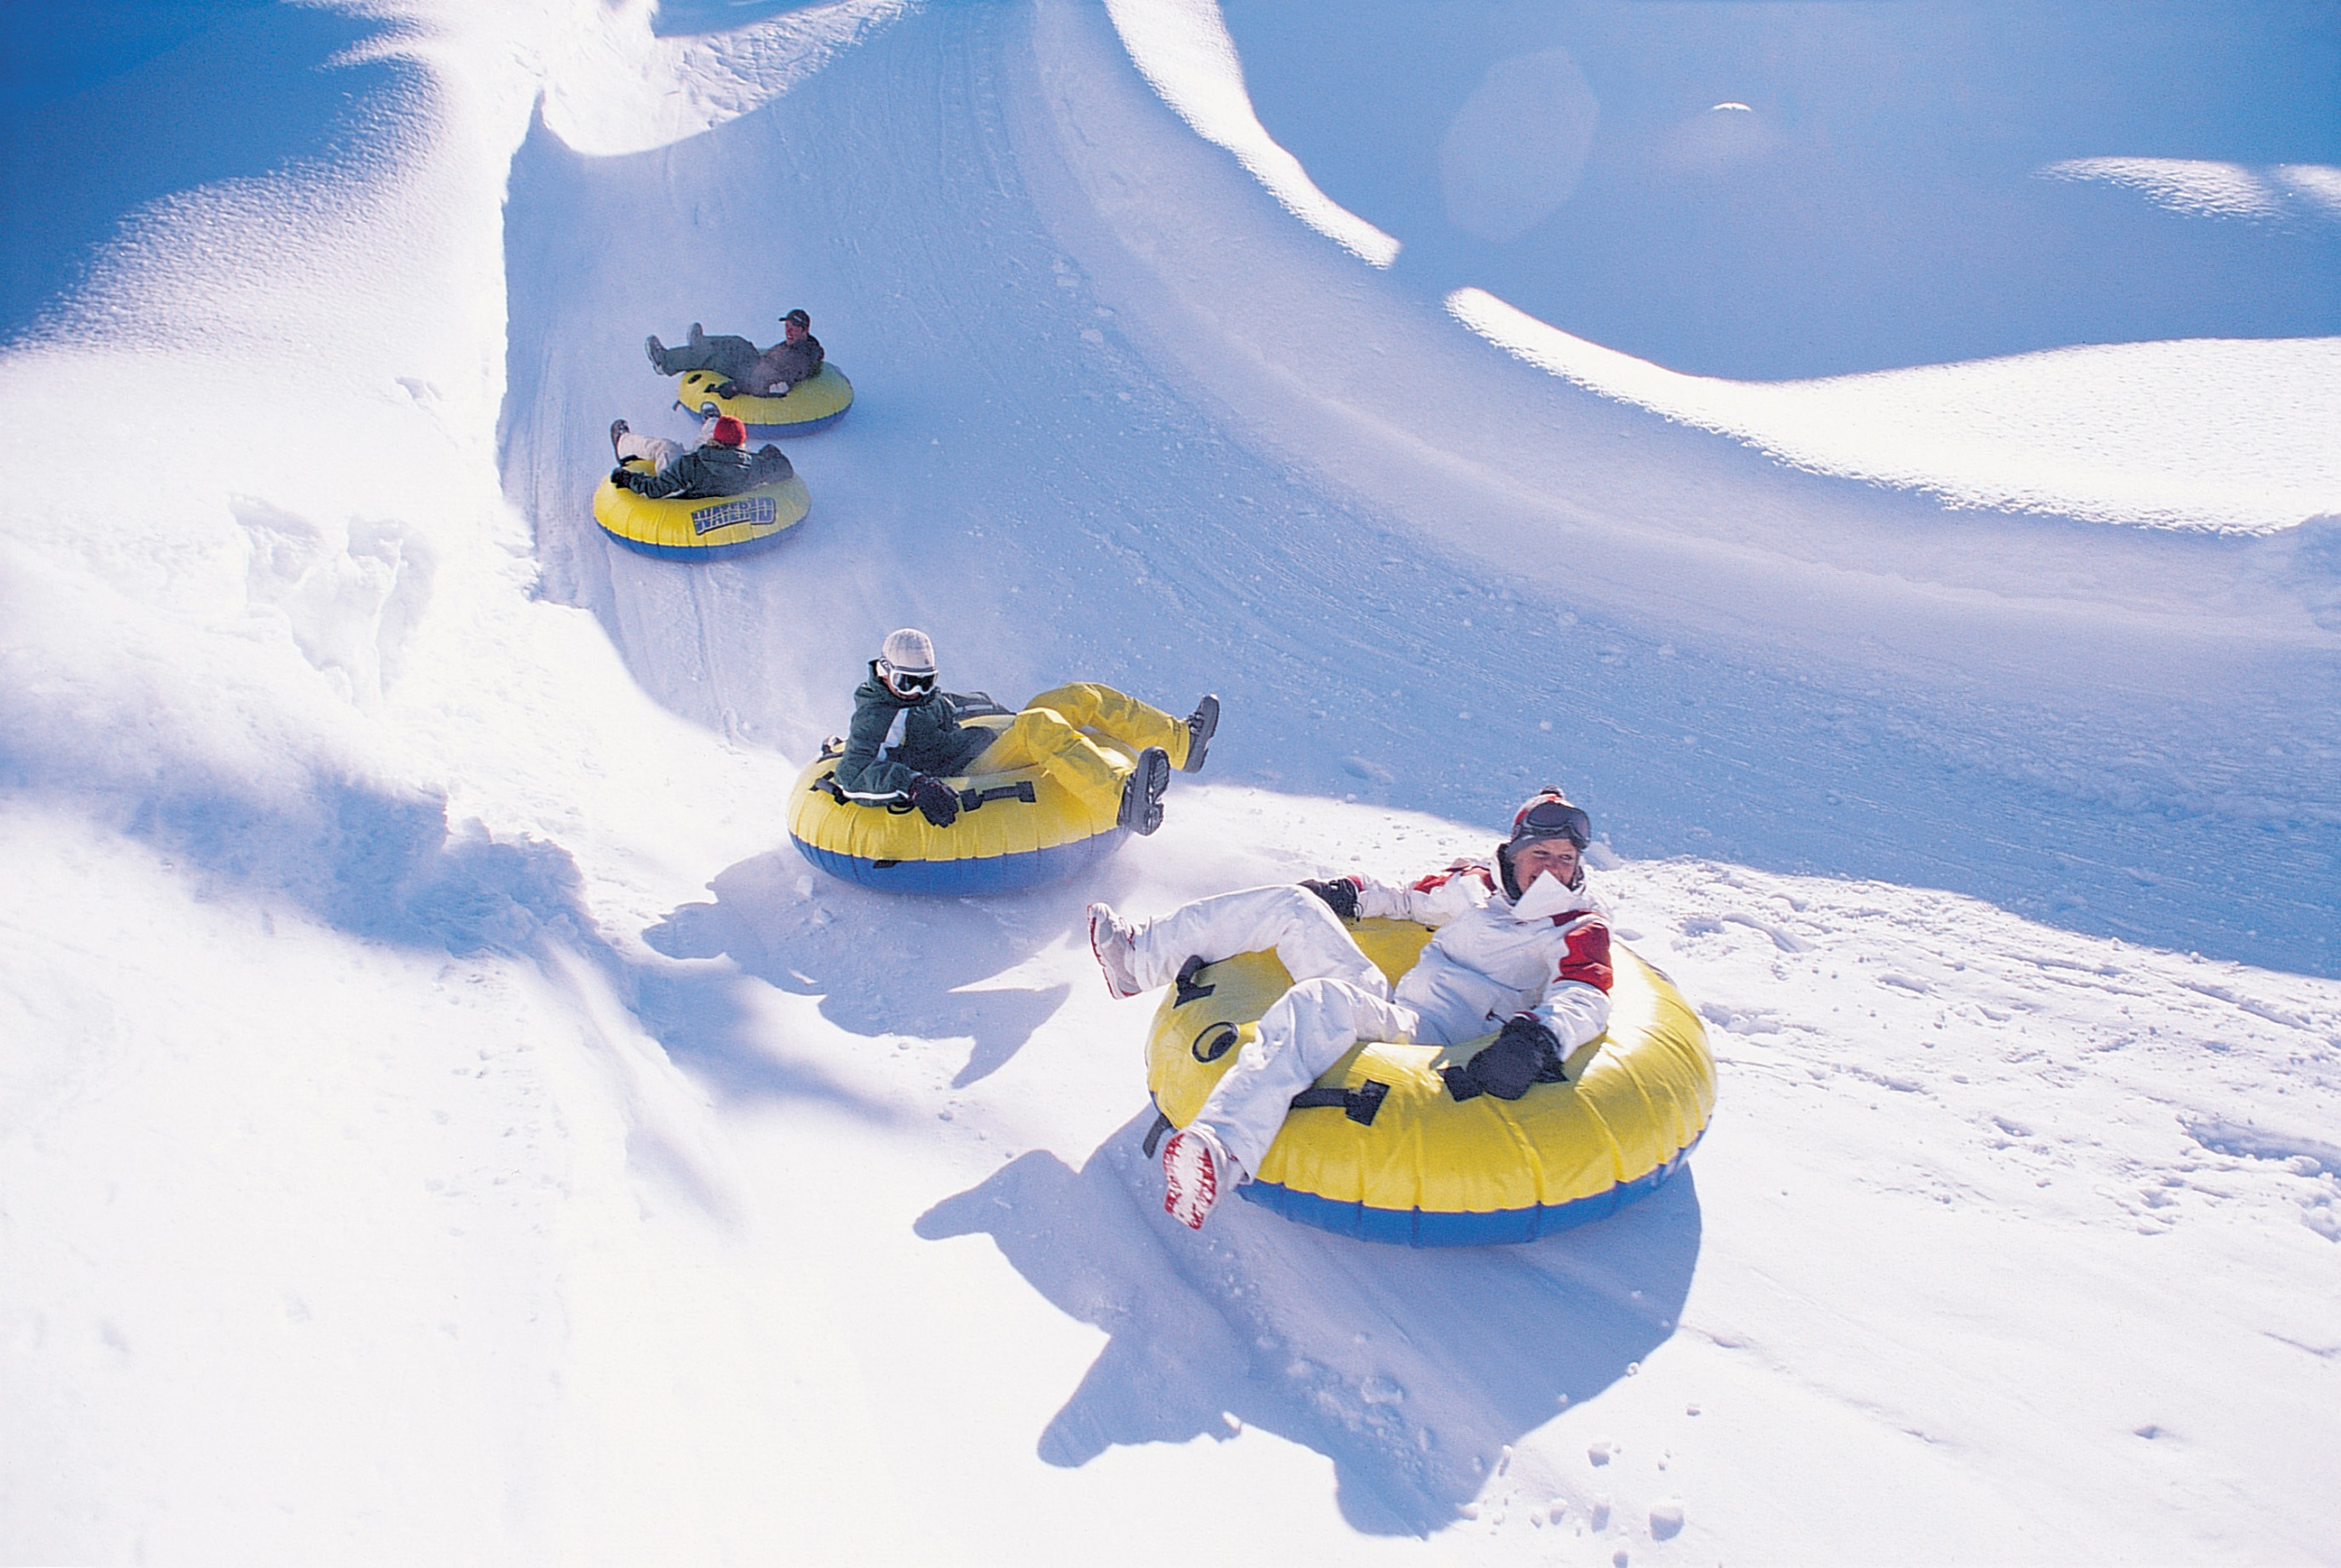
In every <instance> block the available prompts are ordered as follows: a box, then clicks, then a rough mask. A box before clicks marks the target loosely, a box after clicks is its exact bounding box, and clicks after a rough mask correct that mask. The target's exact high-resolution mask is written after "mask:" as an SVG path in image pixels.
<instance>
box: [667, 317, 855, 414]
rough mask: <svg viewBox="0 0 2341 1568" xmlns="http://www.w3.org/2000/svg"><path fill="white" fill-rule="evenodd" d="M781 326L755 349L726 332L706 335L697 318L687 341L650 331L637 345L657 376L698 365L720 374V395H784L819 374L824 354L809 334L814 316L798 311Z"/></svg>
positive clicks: (731, 396)
mask: <svg viewBox="0 0 2341 1568" xmlns="http://www.w3.org/2000/svg"><path fill="white" fill-rule="evenodd" d="M780 330H781V341H780V342H778V343H776V344H773V346H772V347H770V348H768V349H765V350H764V351H763V352H762V353H760V354H759V353H758V352H757V347H756V344H753V343H750V342H749V341H748V340H747V339H745V338H742V337H734V336H732V335H730V334H729V333H718V334H716V335H715V336H714V337H709V336H708V335H707V334H706V333H705V332H703V331H701V330H699V323H698V322H696V321H694V322H692V323H691V340H690V342H688V343H686V344H679V345H677V346H676V347H673V348H669V347H667V346H666V345H665V344H661V343H660V342H659V341H658V339H657V338H656V337H655V336H653V337H651V338H649V339H648V340H646V341H645V342H644V343H643V344H642V347H643V351H644V352H645V353H647V354H648V355H649V356H650V362H651V368H652V369H654V370H655V371H657V372H658V374H661V375H681V374H683V373H684V372H685V371H695V370H702V371H707V372H710V373H712V374H716V375H720V376H722V377H723V378H724V379H723V382H722V384H721V385H719V386H717V387H716V388H715V389H714V391H715V395H716V396H717V397H719V398H737V397H751V398H785V397H787V396H788V388H791V387H793V386H795V385H796V384H797V383H798V382H800V381H809V380H811V379H812V378H813V377H814V376H816V375H818V374H820V373H821V363H822V360H823V359H824V356H823V354H822V352H821V340H820V339H818V338H817V337H815V336H814V335H813V317H812V316H810V315H806V314H805V313H804V312H803V311H801V310H793V311H790V312H789V313H788V315H784V316H782V317H781V318H780Z"/></svg>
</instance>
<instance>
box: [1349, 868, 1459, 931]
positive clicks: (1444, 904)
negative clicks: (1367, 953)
mask: <svg viewBox="0 0 2341 1568" xmlns="http://www.w3.org/2000/svg"><path fill="white" fill-rule="evenodd" d="M1348 880H1349V881H1351V882H1354V883H1356V884H1357V885H1358V913H1359V914H1360V915H1361V916H1380V917H1381V918H1383V919H1386V920H1418V921H1420V922H1421V923H1422V924H1423V925H1426V926H1443V925H1445V924H1447V922H1448V921H1450V920H1452V919H1454V918H1455V917H1456V916H1459V915H1468V914H1469V913H1470V912H1471V911H1473V910H1475V909H1478V908H1479V907H1480V906H1481V905H1482V904H1484V903H1486V902H1487V901H1488V895H1489V894H1490V893H1491V892H1493V891H1494V887H1495V879H1494V873H1493V872H1490V871H1489V870H1488V869H1487V868H1486V867H1485V866H1482V865H1480V863H1479V862H1478V861H1476V860H1458V861H1456V862H1455V863H1454V864H1453V865H1451V866H1450V867H1448V868H1447V869H1446V870H1445V871H1442V872H1432V873H1431V874H1430V875H1429V876H1426V877H1422V878H1421V879H1420V880H1418V881H1415V882H1412V883H1408V884H1406V885H1405V886H1403V887H1401V886H1397V885H1395V884H1392V883H1388V882H1382V881H1379V880H1377V879H1376V878H1374V877H1370V876H1365V875H1362V874H1358V873H1352V874H1351V875H1350V877H1349V878H1348Z"/></svg>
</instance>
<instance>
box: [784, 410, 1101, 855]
mask: <svg viewBox="0 0 2341 1568" xmlns="http://www.w3.org/2000/svg"><path fill="white" fill-rule="evenodd" d="M791 395H792V396H793V395H794V394H791ZM970 695H971V696H972V695H980V694H970ZM995 709H996V711H994V712H991V713H987V714H981V715H979V716H976V717H973V718H969V719H967V720H966V721H965V722H966V723H967V724H968V725H971V726H979V727H982V728H986V729H990V730H993V731H994V732H995V733H996V732H997V731H999V730H1002V729H1005V728H1007V727H1008V725H1009V721H1010V720H1012V719H1013V718H1014V717H1015V715H1014V714H1013V713H1010V712H1009V711H1007V710H1006V709H997V708H996V705H995ZM1087 733H1088V734H1089V736H1090V739H1092V740H1095V741H1097V745H1098V747H1099V748H1100V749H1101V750H1103V751H1104V752H1105V753H1106V754H1107V755H1109V756H1110V757H1112V761H1113V766H1114V771H1115V773H1116V774H1117V775H1118V776H1121V777H1124V778H1126V777H1128V775H1129V771H1130V769H1132V768H1134V767H1136V766H1137V764H1138V758H1137V755H1135V754H1134V753H1133V752H1131V750H1130V749H1129V748H1128V747H1127V746H1125V745H1124V744H1122V742H1120V741H1119V740H1114V739H1112V737H1110V736H1105V735H1099V734H1097V732H1096V731H1094V730H1092V731H1088V732H1087ZM844 749H845V748H844V743H843V742H842V741H838V740H832V741H831V742H830V743H829V744H828V745H826V746H824V747H823V748H822V750H821V754H820V755H818V756H817V757H815V758H814V759H813V760H812V762H810V763H808V764H807V765H806V766H805V769H804V771H803V772H802V773H801V774H800V775H798V778H797V787H796V791H795V793H794V794H793V795H791V796H790V797H789V805H788V837H789V838H790V839H791V840H793V841H795V843H796V846H797V849H798V851H799V852H800V853H801V854H802V855H803V856H804V857H805V858H806V859H807V860H810V861H812V862H813V864H815V865H816V866H818V867H819V868H820V869H821V870H823V871H825V872H829V873H830V874H831V875H832V876H837V877H842V878H843V879H845V880H846V881H847V882H858V883H860V884H861V886H862V887H876V888H879V889H882V890H884V891H887V892H892V893H945V894H957V893H1012V892H1019V891H1021V890H1023V889H1024V888H1027V887H1043V886H1046V885H1047V884H1050V883H1054V882H1062V881H1064V880H1066V879H1067V878H1068V877H1072V876H1076V875H1078V874H1080V873H1081V872H1084V871H1087V870H1088V869H1089V868H1090V867H1092V866H1094V865H1096V864H1097V862H1098V861H1100V860H1102V859H1104V858H1105V857H1107V856H1108V855H1110V854H1112V852H1113V850H1114V847H1115V846H1116V845H1118V844H1119V843H1121V842H1122V840H1123V839H1125V838H1126V837H1127V836H1128V831H1129V830H1128V829H1127V828H1124V827H1122V826H1121V824H1120V822H1119V821H1118V820H1117V817H1118V814H1119V813H1118V809H1117V808H1118V804H1119V802H1118V801H1117V802H1115V803H1114V804H1112V805H1103V806H1099V805H1093V804H1090V803H1088V802H1086V801H1083V800H1082V799H1081V798H1080V797H1078V796H1076V795H1075V794H1073V792H1072V791H1070V790H1068V789H1067V788H1065V787H1064V786H1063V785H1062V784H1057V783H1055V782H1054V781H1053V780H1052V779H1051V778H1050V777H1049V775H1048V774H1047V773H1046V772H1045V771H1043V770H1042V769H1039V768H1038V767H1026V768H1015V769H1009V770H1008V771H1006V772H1001V773H981V774H970V775H967V776H965V777H962V778H953V779H946V780H944V781H943V782H944V783H945V784H949V785H950V787H951V788H953V789H955V790H957V791H959V800H960V807H959V816H958V818H957V819H956V820H955V821H953V822H952V824H951V825H950V827H949V828H937V827H935V825H934V824H933V823H931V822H929V821H928V820H927V819H926V818H925V817H924V816H922V815H920V813H918V812H917V811H915V810H912V809H911V808H910V807H909V806H908V805H907V804H906V803H905V805H904V806H903V807H902V809H900V810H889V809H888V808H886V807H882V806H858V805H854V804H852V803H850V802H848V801H846V800H844V799H840V798H839V797H838V796H837V795H836V794H835V793H834V791H833V789H832V785H831V783H830V773H831V771H832V769H834V768H835V767H836V766H837V759H838V757H839V756H841V755H844Z"/></svg>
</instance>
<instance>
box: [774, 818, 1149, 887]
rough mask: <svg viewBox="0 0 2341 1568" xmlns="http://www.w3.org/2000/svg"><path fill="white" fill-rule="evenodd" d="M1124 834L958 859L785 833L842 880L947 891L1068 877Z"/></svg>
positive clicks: (1042, 884)
mask: <svg viewBox="0 0 2341 1568" xmlns="http://www.w3.org/2000/svg"><path fill="white" fill-rule="evenodd" d="M1128 833H1129V830H1128V829H1127V828H1112V829H1110V830H1109V831H1107V832H1103V833H1097V834H1095V835H1093V836H1091V837H1089V838H1086V839H1076V840H1075V841H1074V842H1072V843H1060V844H1052V845H1050V846H1049V847H1048V848H1046V849H1032V850H1024V851H1022V852H1020V853H1018V854H1014V855H987V856H981V857H975V858H971V859H961V860H872V859H867V858H864V857H861V856H859V855H841V854H839V853H837V852H836V851H835V850H829V849H821V848H818V847H817V846H816V845H813V844H809V843H805V842H804V841H803V840H802V839H801V838H798V837H797V836H796V835H795V834H794V833H791V834H789V835H788V842H789V843H793V844H795V845H796V846H797V853H798V854H800V855H802V856H803V857H805V858H806V859H807V860H810V861H811V862H812V863H813V864H814V865H816V866H817V867H819V868H820V869H821V870H822V871H825V872H829V874H830V875H832V876H833V877H836V878H837V879H838V880H839V881H841V882H851V883H854V884H856V885H857V886H860V887H874V888H876V889H877V890H878V891H879V892H881V893H929V894H935V893H939V894H943V895H946V896H950V895H959V894H983V893H1021V892H1023V891H1025V890H1026V889H1028V888H1033V887H1049V886H1051V885H1052V884H1054V883H1058V882H1063V881H1066V880H1067V879H1068V878H1071V877H1076V876H1079V875H1080V874H1081V873H1082V872H1085V871H1087V870H1089V869H1090V868H1091V867H1092V866H1095V865H1096V864H1097V862H1099V861H1100V860H1103V859H1104V858H1105V857H1107V856H1109V855H1111V854H1112V853H1113V850H1114V847H1115V846H1116V845H1118V844H1119V843H1121V842H1122V841H1123V839H1125V838H1126V837H1127V836H1128Z"/></svg>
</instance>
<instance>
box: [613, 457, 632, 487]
mask: <svg viewBox="0 0 2341 1568" xmlns="http://www.w3.org/2000/svg"><path fill="white" fill-rule="evenodd" d="M610 482H611V484H613V485H615V486H617V487H618V488H619V489H620V490H628V489H631V488H632V487H631V486H629V485H627V483H626V464H625V463H620V464H618V466H617V467H615V468H613V469H611V471H610Z"/></svg>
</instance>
